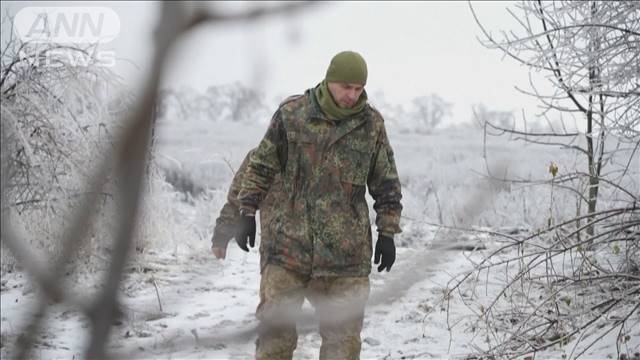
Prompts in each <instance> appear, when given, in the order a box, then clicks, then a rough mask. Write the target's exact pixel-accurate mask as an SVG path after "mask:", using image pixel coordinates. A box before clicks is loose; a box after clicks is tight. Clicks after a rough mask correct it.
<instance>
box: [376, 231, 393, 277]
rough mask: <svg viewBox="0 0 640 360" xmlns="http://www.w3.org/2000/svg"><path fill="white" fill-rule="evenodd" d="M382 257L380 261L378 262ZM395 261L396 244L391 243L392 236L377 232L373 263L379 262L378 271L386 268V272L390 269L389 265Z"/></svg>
mask: <svg viewBox="0 0 640 360" xmlns="http://www.w3.org/2000/svg"><path fill="white" fill-rule="evenodd" d="M380 258H382V262H380ZM395 261H396V244H394V243H393V238H391V237H388V236H385V235H382V234H378V241H376V251H375V256H374V264H378V263H379V262H380V266H378V272H380V271H382V269H384V268H386V269H387V272H389V270H391V265H393V263H394V262H395Z"/></svg>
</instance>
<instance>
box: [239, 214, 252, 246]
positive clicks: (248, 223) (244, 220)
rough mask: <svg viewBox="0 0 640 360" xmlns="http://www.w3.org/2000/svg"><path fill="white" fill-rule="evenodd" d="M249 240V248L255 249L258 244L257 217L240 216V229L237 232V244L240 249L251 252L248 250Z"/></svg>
mask: <svg viewBox="0 0 640 360" xmlns="http://www.w3.org/2000/svg"><path fill="white" fill-rule="evenodd" d="M247 240H249V246H251V247H254V246H255V244H256V217H255V216H250V215H240V220H239V221H238V228H237V230H236V242H237V243H238V246H240V249H242V250H244V251H246V252H249V248H247Z"/></svg>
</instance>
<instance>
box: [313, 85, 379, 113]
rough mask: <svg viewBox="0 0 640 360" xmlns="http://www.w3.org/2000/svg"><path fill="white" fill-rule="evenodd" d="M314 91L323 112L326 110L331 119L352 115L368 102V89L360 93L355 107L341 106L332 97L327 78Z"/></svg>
mask: <svg viewBox="0 0 640 360" xmlns="http://www.w3.org/2000/svg"><path fill="white" fill-rule="evenodd" d="M314 92H315V95H316V99H317V100H318V105H320V108H321V109H322V112H324V113H325V115H327V117H328V118H329V119H331V120H342V119H346V118H348V117H351V116H353V115H355V114H357V113H359V112H360V111H362V109H364V106H365V105H366V104H367V93H366V91H363V92H362V95H360V98H359V99H358V101H357V102H356V104H355V105H354V106H353V107H351V108H348V109H344V108H341V107H339V106H338V105H337V104H336V103H335V102H334V101H333V98H332V97H331V93H330V92H329V87H328V86H327V81H326V80H323V81H322V82H321V83H320V84H319V85H318V86H316V88H315V89H314Z"/></svg>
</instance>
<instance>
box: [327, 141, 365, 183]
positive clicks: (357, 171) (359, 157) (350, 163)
mask: <svg viewBox="0 0 640 360" xmlns="http://www.w3.org/2000/svg"><path fill="white" fill-rule="evenodd" d="M336 145H337V146H336V149H335V150H336V158H337V160H338V169H339V171H340V181H342V182H345V183H350V184H353V185H355V186H365V185H366V184H367V177H368V175H369V167H370V165H371V157H372V151H371V150H370V149H369V148H368V147H367V146H366V145H358V144H351V143H343V144H336Z"/></svg>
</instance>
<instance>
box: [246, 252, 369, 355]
mask: <svg viewBox="0 0 640 360" xmlns="http://www.w3.org/2000/svg"><path fill="white" fill-rule="evenodd" d="M305 297H306V298H307V299H308V300H309V302H310V303H311V305H313V307H314V308H315V310H316V315H317V317H318V319H319V323H320V336H321V337H322V345H321V347H320V359H331V360H338V359H359V358H360V331H361V330H362V321H363V319H364V308H365V305H366V302H367V299H368V297H369V278H368V277H366V276H364V277H320V278H312V277H309V276H304V275H301V274H299V273H297V272H293V271H290V270H286V269H284V268H282V267H279V266H276V265H271V264H268V265H266V267H265V268H264V270H263V272H262V279H261V281H260V304H259V305H258V309H257V311H256V316H257V318H258V319H259V320H260V331H259V335H258V341H257V343H256V359H259V360H263V359H265V360H266V359H269V360H271V359H278V360H279V359H291V358H292V356H293V351H294V350H295V348H296V345H297V342H298V333H297V331H296V318H297V317H298V315H299V313H300V308H301V307H302V303H303V302H304V299H305Z"/></svg>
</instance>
